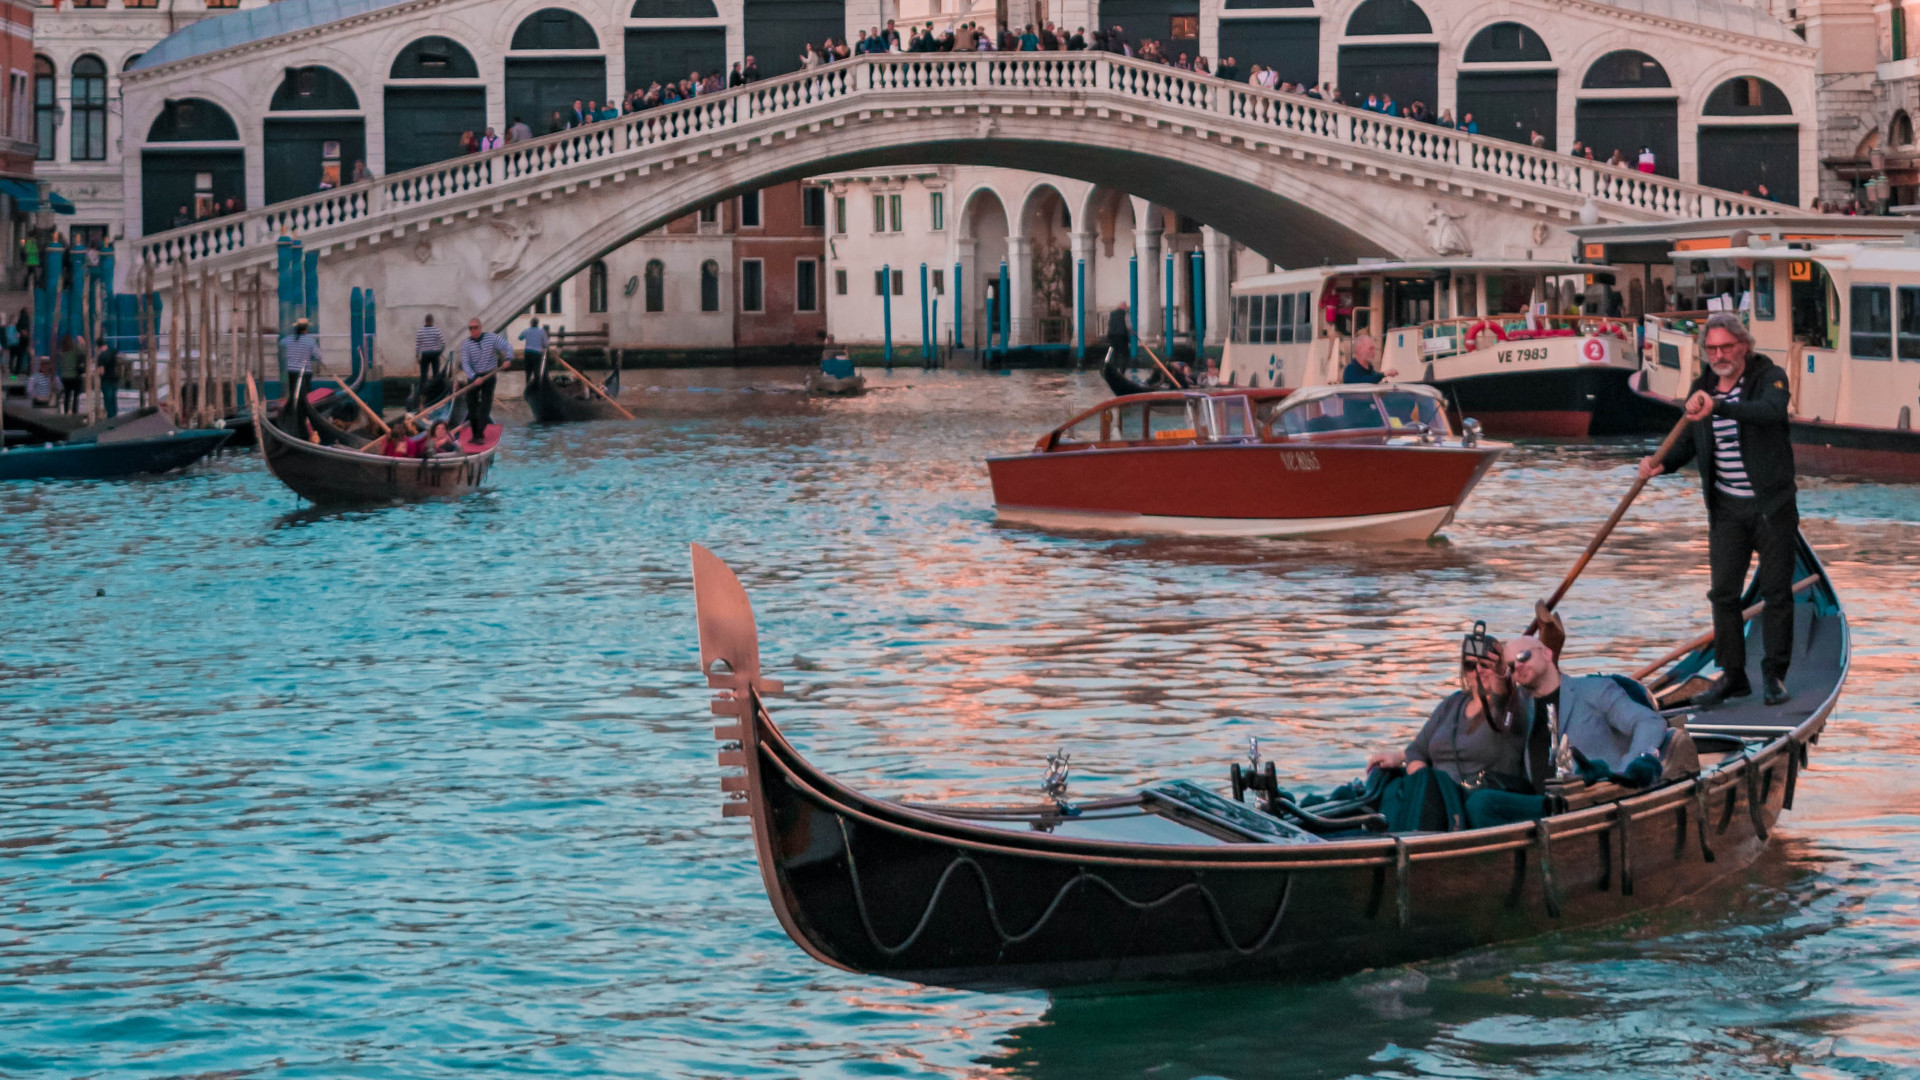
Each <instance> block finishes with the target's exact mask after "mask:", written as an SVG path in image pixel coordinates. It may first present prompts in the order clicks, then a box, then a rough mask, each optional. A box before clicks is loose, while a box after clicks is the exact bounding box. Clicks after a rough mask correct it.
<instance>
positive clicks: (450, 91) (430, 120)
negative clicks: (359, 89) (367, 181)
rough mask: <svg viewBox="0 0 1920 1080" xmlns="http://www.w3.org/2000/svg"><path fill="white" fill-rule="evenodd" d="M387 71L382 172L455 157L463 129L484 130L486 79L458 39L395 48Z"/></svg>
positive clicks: (419, 40)
mask: <svg viewBox="0 0 1920 1080" xmlns="http://www.w3.org/2000/svg"><path fill="white" fill-rule="evenodd" d="M386 70H387V77H386V81H385V83H384V84H383V85H382V86H381V121H382V124H381V126H382V129H383V133H384V141H385V144H386V145H385V147H384V150H385V154H384V155H383V156H382V158H381V162H382V166H383V167H382V168H381V169H380V170H379V171H380V172H383V173H396V172H405V171H406V170H408V169H415V168H419V167H420V166H422V165H431V164H433V163H435V162H438V161H445V160H447V159H448V158H451V157H456V156H458V155H459V154H460V153H461V149H460V136H461V134H462V133H464V132H468V131H473V132H479V131H484V130H485V129H486V126H487V87H486V83H485V82H484V81H482V80H481V78H480V65H479V64H478V63H476V62H475V61H474V58H473V53H472V51H471V50H469V49H468V48H467V47H466V45H465V44H463V43H462V42H461V41H459V40H458V39H456V38H454V37H452V36H450V35H447V34H429V35H426V36H424V37H416V38H413V39H412V40H410V41H408V42H407V43H406V44H404V45H402V46H400V47H399V49H398V51H396V52H394V54H393V59H392V61H391V62H389V63H388V64H387V65H386ZM511 119H512V118H511V117H509V118H508V122H511Z"/></svg>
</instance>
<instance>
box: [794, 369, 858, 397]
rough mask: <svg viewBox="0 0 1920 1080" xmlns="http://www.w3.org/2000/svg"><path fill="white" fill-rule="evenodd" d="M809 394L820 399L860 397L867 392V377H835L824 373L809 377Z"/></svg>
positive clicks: (817, 372) (818, 372)
mask: <svg viewBox="0 0 1920 1080" xmlns="http://www.w3.org/2000/svg"><path fill="white" fill-rule="evenodd" d="M806 383H807V392H808V393H810V394H817V395H819V396H820V397H859V396H860V395H861V394H864V393H866V392H867V377H866V376H865V375H857V374H856V375H846V376H838V377H836V376H833V375H829V374H827V373H826V372H824V371H815V372H812V373H810V374H808V375H807V379H806Z"/></svg>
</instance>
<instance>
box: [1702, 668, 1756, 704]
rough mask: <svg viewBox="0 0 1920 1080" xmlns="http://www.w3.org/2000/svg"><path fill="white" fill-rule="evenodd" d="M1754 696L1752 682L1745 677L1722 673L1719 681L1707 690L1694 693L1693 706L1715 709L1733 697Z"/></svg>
mask: <svg viewBox="0 0 1920 1080" xmlns="http://www.w3.org/2000/svg"><path fill="white" fill-rule="evenodd" d="M1752 696H1753V684H1752V683H1750V682H1748V681H1747V680H1746V679H1744V678H1741V679H1735V678H1734V677H1733V676H1731V675H1722V676H1720V681H1719V682H1717V683H1714V684H1713V685H1712V686H1710V687H1708V688H1707V689H1706V690H1705V691H1703V692H1701V693H1699V694H1695V695H1694V698H1693V707H1694V708H1696V709H1713V708H1718V707H1719V706H1720V705H1723V704H1725V703H1726V702H1727V701H1728V700H1730V699H1732V698H1743V697H1752Z"/></svg>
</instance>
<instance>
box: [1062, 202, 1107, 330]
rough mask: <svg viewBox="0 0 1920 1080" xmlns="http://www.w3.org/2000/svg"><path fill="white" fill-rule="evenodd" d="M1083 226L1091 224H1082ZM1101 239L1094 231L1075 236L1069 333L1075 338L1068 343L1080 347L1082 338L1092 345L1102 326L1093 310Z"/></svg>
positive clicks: (1077, 233)
mask: <svg viewBox="0 0 1920 1080" xmlns="http://www.w3.org/2000/svg"><path fill="white" fill-rule="evenodd" d="M1081 224H1082V225H1087V224H1091V223H1090V222H1081ZM1099 239H1100V238H1099V235H1098V234H1097V233H1094V232H1092V231H1088V232H1076V233H1074V234H1073V290H1074V293H1073V327H1072V329H1071V330H1070V331H1069V332H1070V333H1071V334H1072V335H1073V336H1072V337H1071V338H1069V339H1068V341H1069V342H1071V343H1072V344H1074V345H1078V344H1079V343H1080V339H1081V338H1082V337H1085V338H1086V339H1087V341H1088V342H1089V343H1091V342H1092V341H1093V339H1094V338H1095V336H1097V334H1098V333H1099V332H1100V324H1099V322H1098V321H1097V320H1096V319H1095V312H1094V309H1093V298H1094V297H1095V296H1096V295H1098V292H1097V290H1095V288H1094V274H1095V272H1096V271H1095V267H1096V266H1098V261H1097V260H1096V259H1095V258H1094V254H1095V247H1094V245H1095V244H1097V243H1098V242H1099ZM1083 265H1084V266H1085V267H1086V271H1085V288H1084V292H1083V291H1082V276H1081V269H1080V268H1081V267H1082V266H1083ZM1083 328H1084V329H1083ZM1075 359H1076V360H1078V359H1079V357H1077V356H1076V357H1075Z"/></svg>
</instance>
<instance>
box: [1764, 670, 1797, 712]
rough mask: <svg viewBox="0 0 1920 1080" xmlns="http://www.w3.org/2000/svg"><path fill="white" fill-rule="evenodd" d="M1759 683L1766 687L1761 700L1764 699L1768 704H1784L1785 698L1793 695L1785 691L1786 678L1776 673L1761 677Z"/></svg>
mask: <svg viewBox="0 0 1920 1080" xmlns="http://www.w3.org/2000/svg"><path fill="white" fill-rule="evenodd" d="M1761 683H1762V685H1764V686H1765V687H1766V691H1767V692H1766V696H1765V697H1763V698H1761V700H1762V701H1765V702H1766V703H1767V704H1768V705H1785V704H1786V703H1787V699H1788V698H1791V697H1792V696H1793V695H1792V694H1789V693H1787V683H1786V680H1785V679H1782V678H1781V677H1780V676H1778V675H1769V676H1767V677H1766V678H1765V679H1762V680H1761Z"/></svg>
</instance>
